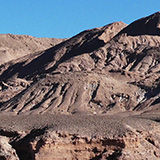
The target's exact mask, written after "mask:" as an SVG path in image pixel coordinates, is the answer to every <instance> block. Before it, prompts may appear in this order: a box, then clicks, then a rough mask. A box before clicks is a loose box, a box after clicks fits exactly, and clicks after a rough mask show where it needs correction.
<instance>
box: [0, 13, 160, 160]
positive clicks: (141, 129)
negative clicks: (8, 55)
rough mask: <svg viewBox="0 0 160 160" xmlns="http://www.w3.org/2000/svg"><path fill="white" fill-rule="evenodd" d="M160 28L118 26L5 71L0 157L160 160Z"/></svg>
mask: <svg viewBox="0 0 160 160" xmlns="http://www.w3.org/2000/svg"><path fill="white" fill-rule="evenodd" d="M159 26H160V12H157V13H155V14H153V15H151V16H148V17H145V18H142V19H139V20H137V21H135V22H133V23H131V24H130V25H126V24H124V23H123V22H115V23H112V24H109V25H106V26H104V27H100V28H94V29H91V30H86V31H84V32H81V33H79V34H78V35H76V36H74V37H72V38H70V39H67V40H66V41H63V42H62V43H59V44H57V45H56V46H54V47H52V48H49V49H47V50H44V51H42V52H37V53H34V54H27V55H26V56H23V57H20V58H18V59H16V58H15V60H12V61H9V62H7V63H5V64H2V65H1V66H0V82H1V83H0V114H1V116H0V135H1V138H0V141H1V143H2V145H1V146H0V150H1V151H0V156H1V157H2V158H3V159H11V158H13V159H14V158H15V159H24V160H25V159H26V160H27V159H33V160H34V159H36V160H41V159H91V160H94V159H115V160H116V159H120V160H121V159H123V160H124V159H126V160H127V159H137V160H139V159H155V160H158V159H159V158H160V152H159V151H160V146H159V143H160V135H159V134H160V133H159V129H160V128H159V127H160V125H159V122H160V114H159V112H160V109H159V103H160V91H159V89H160V78H159V77H160V72H159V71H160V60H159V54H160V34H159V33H160V30H159V29H160V28H159ZM22 42H23V41H22ZM45 42H46V46H47V44H48V45H50V42H49V40H48V42H49V43H48V42H47V41H45ZM0 43H1V42H0ZM28 43H31V44H32V41H30V42H29V41H28ZM34 43H36V42H34ZM37 48H39V49H41V48H40V47H37ZM34 52H35V51H34ZM31 53H32V52H31ZM6 137H7V138H6ZM6 146H7V147H6Z"/></svg>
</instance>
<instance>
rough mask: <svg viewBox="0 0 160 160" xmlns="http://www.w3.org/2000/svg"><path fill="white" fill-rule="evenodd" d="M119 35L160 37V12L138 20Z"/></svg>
mask: <svg viewBox="0 0 160 160" xmlns="http://www.w3.org/2000/svg"><path fill="white" fill-rule="evenodd" d="M120 33H127V34H128V35H131V36H138V35H157V36H160V12H156V13H154V14H152V15H150V16H147V17H144V18H141V19H138V20H136V21H134V22H133V23H131V24H130V25H128V26H127V27H126V28H124V29H123V30H122V31H121V32H120Z"/></svg>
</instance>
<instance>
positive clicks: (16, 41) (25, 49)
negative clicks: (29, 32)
mask: <svg viewBox="0 0 160 160" xmlns="http://www.w3.org/2000/svg"><path fill="white" fill-rule="evenodd" d="M64 40H65V39H57V38H35V37H32V36H26V35H13V34H0V65H2V64H3V63H6V62H8V61H11V60H14V59H17V58H20V57H23V56H25V55H27V54H33V53H35V52H38V51H43V50H46V49H48V48H50V47H53V46H55V45H56V44H58V43H60V42H63V41H64Z"/></svg>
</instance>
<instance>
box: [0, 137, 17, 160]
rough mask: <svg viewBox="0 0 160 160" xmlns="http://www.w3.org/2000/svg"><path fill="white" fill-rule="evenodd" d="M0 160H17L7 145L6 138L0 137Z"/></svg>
mask: <svg viewBox="0 0 160 160" xmlns="http://www.w3.org/2000/svg"><path fill="white" fill-rule="evenodd" d="M0 159H1V160H19V158H18V156H17V154H16V151H15V149H13V148H12V146H11V145H10V144H9V139H8V138H7V137H3V136H0Z"/></svg>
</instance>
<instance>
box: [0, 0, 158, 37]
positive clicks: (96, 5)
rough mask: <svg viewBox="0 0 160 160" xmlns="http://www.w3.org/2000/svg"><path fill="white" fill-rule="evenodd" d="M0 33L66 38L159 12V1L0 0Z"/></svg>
mask: <svg viewBox="0 0 160 160" xmlns="http://www.w3.org/2000/svg"><path fill="white" fill-rule="evenodd" d="M0 2H1V3H0V22H1V24H0V33H1V34H2V33H12V34H25V35H32V36H35V37H55V38H68V37H72V36H74V35H75V34H77V33H79V32H81V31H83V30H86V29H91V28H94V27H100V26H104V25H106V24H109V23H111V22H115V21H123V22H125V23H127V24H129V23H131V22H132V21H134V20H136V19H139V18H142V17H144V16H148V15H150V14H152V13H154V12H157V11H159V10H160V0H0Z"/></svg>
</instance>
